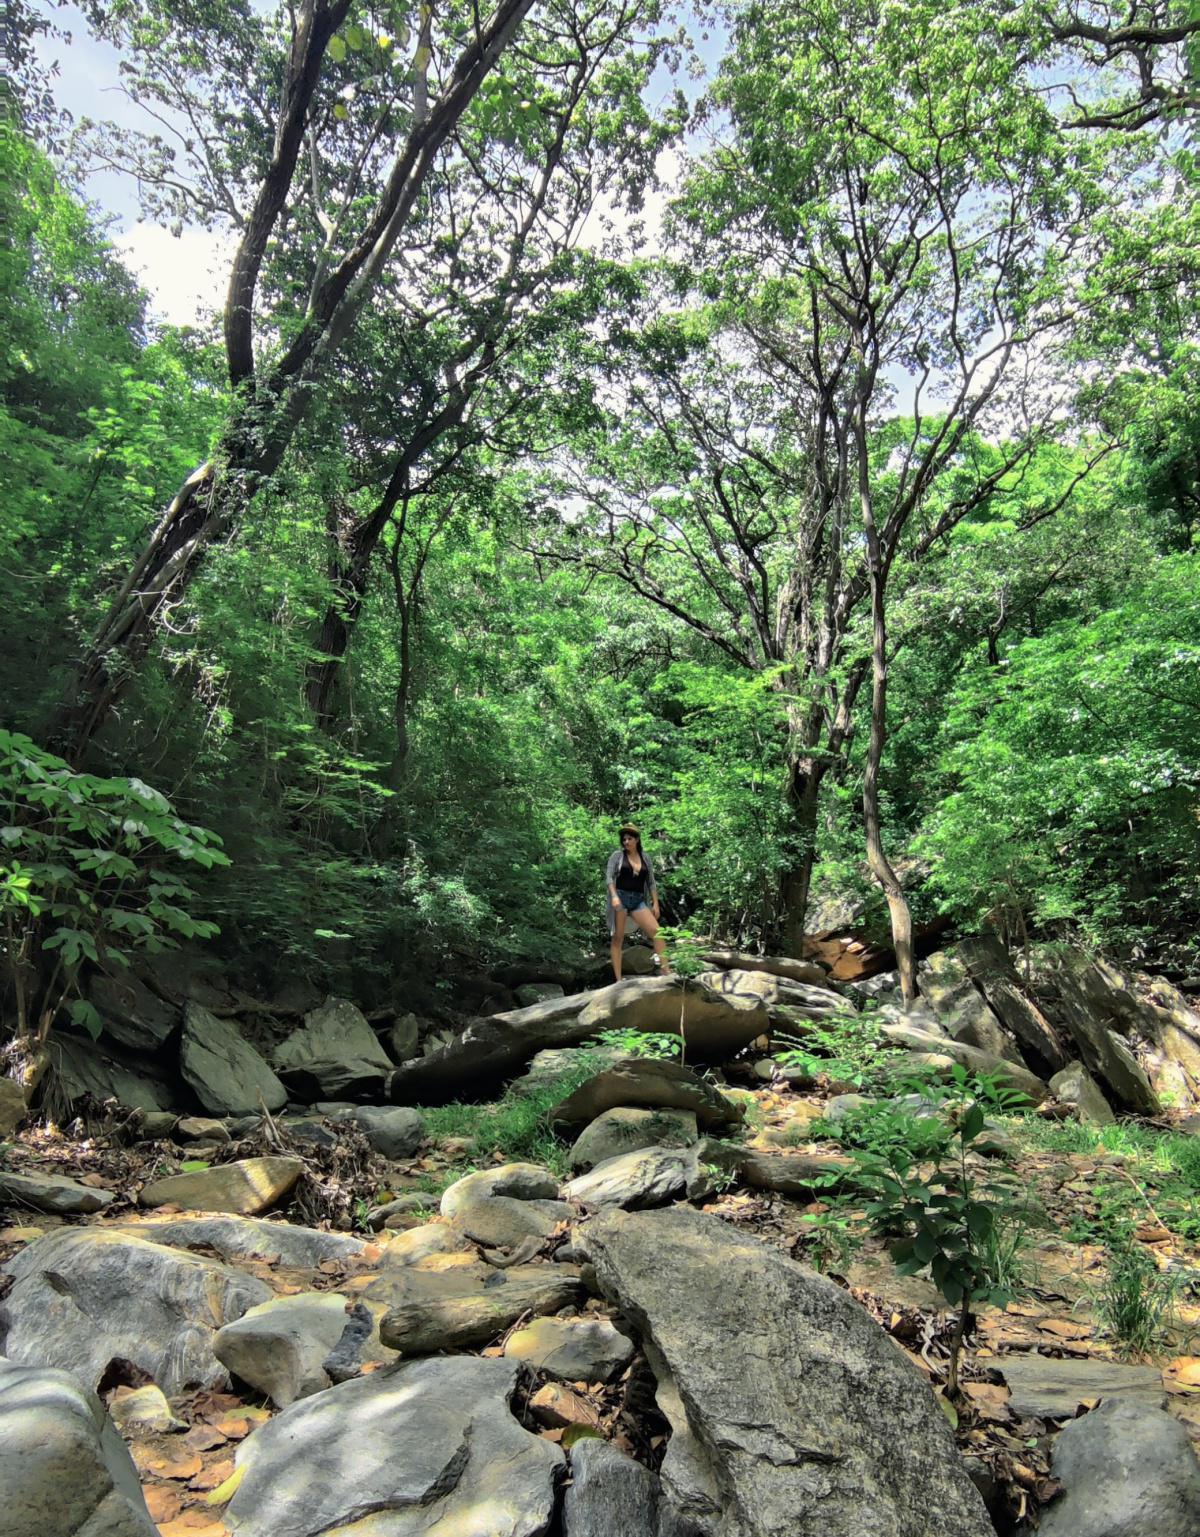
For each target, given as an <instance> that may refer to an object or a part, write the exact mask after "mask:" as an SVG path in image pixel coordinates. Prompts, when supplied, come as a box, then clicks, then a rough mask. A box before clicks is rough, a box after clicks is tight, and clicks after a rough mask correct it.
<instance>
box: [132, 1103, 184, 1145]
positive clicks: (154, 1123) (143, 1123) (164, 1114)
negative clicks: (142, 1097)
mask: <svg viewBox="0 0 1200 1537" xmlns="http://www.w3.org/2000/svg"><path fill="white" fill-rule="evenodd" d="M178 1119H179V1117H178V1116H177V1115H176V1114H175V1112H174V1111H173V1110H144V1111H143V1112H142V1118H141V1120H140V1121H139V1123H138V1130H139V1132H140V1133H141V1137H142V1139H143V1140H144V1141H146V1142H161V1141H163V1140H164V1139H165V1138H166V1137H169V1136H170V1135H171V1133H172V1132H173V1131H174V1130H175V1123H176V1122H177V1121H178Z"/></svg>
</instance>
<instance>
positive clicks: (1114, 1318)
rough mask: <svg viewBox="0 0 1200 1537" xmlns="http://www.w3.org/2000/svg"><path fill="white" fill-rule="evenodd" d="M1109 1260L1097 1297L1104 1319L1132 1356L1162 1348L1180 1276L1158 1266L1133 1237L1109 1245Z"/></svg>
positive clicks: (1173, 1313) (1098, 1310)
mask: <svg viewBox="0 0 1200 1537" xmlns="http://www.w3.org/2000/svg"><path fill="white" fill-rule="evenodd" d="M1106 1258H1107V1270H1106V1272H1105V1276H1104V1280H1103V1281H1102V1282H1101V1284H1100V1286H1099V1288H1098V1290H1097V1291H1096V1293H1095V1299H1094V1301H1095V1308H1096V1316H1097V1318H1098V1319H1099V1320H1100V1323H1101V1324H1102V1326H1103V1327H1104V1328H1105V1329H1106V1330H1107V1331H1108V1332H1109V1333H1110V1334H1111V1335H1112V1337H1113V1338H1114V1339H1115V1340H1116V1341H1117V1342H1118V1343H1119V1344H1120V1345H1121V1346H1122V1347H1123V1349H1124V1350H1125V1351H1126V1352H1127V1353H1128V1354H1129V1355H1132V1356H1147V1355H1154V1354H1156V1353H1158V1352H1160V1351H1162V1350H1163V1349H1164V1348H1165V1346H1166V1344H1167V1341H1168V1336H1169V1333H1170V1330H1171V1328H1172V1325H1173V1324H1174V1323H1175V1321H1176V1305H1177V1303H1178V1300H1179V1294H1180V1289H1181V1277H1180V1276H1179V1274H1178V1273H1173V1272H1171V1271H1165V1270H1160V1269H1159V1268H1158V1266H1157V1265H1156V1264H1155V1262H1154V1256H1153V1255H1152V1254H1151V1253H1150V1252H1149V1251H1148V1250H1147V1249H1146V1248H1144V1247H1143V1246H1142V1245H1141V1244H1140V1243H1138V1242H1137V1240H1136V1239H1135V1238H1133V1237H1132V1235H1128V1236H1126V1237H1125V1238H1124V1239H1123V1240H1122V1241H1120V1242H1118V1243H1116V1244H1113V1245H1110V1247H1109V1249H1108V1251H1107V1256H1106Z"/></svg>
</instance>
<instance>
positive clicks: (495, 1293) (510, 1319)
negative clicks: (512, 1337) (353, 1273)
mask: <svg viewBox="0 0 1200 1537" xmlns="http://www.w3.org/2000/svg"><path fill="white" fill-rule="evenodd" d="M401 1279H403V1280H405V1281H406V1282H407V1283H408V1286H407V1289H408V1290H409V1292H410V1295H408V1296H407V1298H406V1297H404V1296H403V1295H401V1296H398V1297H396V1298H395V1301H394V1305H393V1306H391V1307H389V1309H388V1311H387V1312H386V1313H385V1315H384V1318H383V1321H382V1323H381V1324H380V1328H379V1337H380V1339H381V1340H382V1341H383V1343H384V1344H385V1345H387V1346H388V1347H389V1349H391V1350H398V1351H400V1352H401V1354H402V1355H406V1356H427V1355H432V1354H433V1353H434V1352H435V1351H438V1350H462V1349H464V1348H469V1347H471V1346H473V1345H485V1344H486V1343H487V1342H488V1341H489V1340H491V1339H494V1338H495V1337H496V1336H497V1335H498V1334H503V1333H504V1331H505V1329H507V1328H509V1327H510V1326H511V1325H512V1324H514V1323H516V1321H517V1319H518V1318H520V1317H522V1316H523V1315H524V1314H525V1313H535V1314H541V1313H557V1312H558V1310H559V1309H560V1308H564V1307H567V1306H569V1305H572V1304H574V1302H575V1301H576V1300H577V1298H578V1295H579V1276H578V1274H577V1273H576V1272H574V1271H571V1270H569V1269H567V1268H566V1267H565V1266H563V1265H514V1266H513V1267H512V1268H511V1269H507V1270H493V1269H490V1268H489V1267H488V1266H486V1265H481V1266H479V1267H478V1270H474V1269H472V1270H471V1271H466V1270H457V1271H454V1270H450V1271H446V1272H436V1271H433V1272H430V1271H426V1272H422V1271H420V1270H417V1269H415V1268H410V1269H408V1270H404V1271H400V1272H392V1273H390V1274H385V1275H383V1276H381V1277H380V1278H379V1280H378V1281H375V1282H373V1283H372V1285H371V1286H370V1287H369V1288H368V1289H367V1292H366V1293H365V1297H364V1300H368V1301H372V1300H375V1299H376V1298H378V1297H380V1296H381V1294H382V1293H383V1291H384V1289H385V1288H386V1287H388V1286H389V1285H391V1287H392V1288H393V1296H395V1290H394V1288H395V1283H396V1281H397V1280H401Z"/></svg>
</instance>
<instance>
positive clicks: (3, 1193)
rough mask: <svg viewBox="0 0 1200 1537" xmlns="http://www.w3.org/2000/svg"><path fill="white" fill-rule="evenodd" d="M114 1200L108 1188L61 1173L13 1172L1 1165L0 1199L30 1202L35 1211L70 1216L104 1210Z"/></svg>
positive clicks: (16, 1203) (19, 1203) (15, 1203)
mask: <svg viewBox="0 0 1200 1537" xmlns="http://www.w3.org/2000/svg"><path fill="white" fill-rule="evenodd" d="M115 1200H116V1195H115V1194H114V1193H113V1192H112V1191H111V1190H97V1189H95V1188H93V1187H92V1186H91V1185H81V1184H80V1183H79V1182H78V1180H74V1179H68V1178H67V1177H66V1175H64V1174H15V1173H6V1172H5V1170H3V1169H0V1201H11V1202H12V1203H13V1204H14V1205H16V1206H32V1207H33V1209H34V1210H35V1211H49V1212H56V1213H57V1214H58V1215H59V1216H63V1217H72V1216H84V1215H87V1214H88V1213H89V1212H94V1211H103V1210H104V1208H105V1207H106V1206H109V1205H111V1204H112V1202H113V1201H115Z"/></svg>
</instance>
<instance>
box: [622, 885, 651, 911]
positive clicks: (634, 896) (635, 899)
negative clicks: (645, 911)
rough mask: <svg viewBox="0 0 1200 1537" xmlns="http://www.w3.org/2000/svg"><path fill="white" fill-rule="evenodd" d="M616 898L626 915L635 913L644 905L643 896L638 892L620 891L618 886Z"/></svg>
mask: <svg viewBox="0 0 1200 1537" xmlns="http://www.w3.org/2000/svg"><path fill="white" fill-rule="evenodd" d="M617 896H618V897H619V899H620V902H621V906H622V907H623V908H624V909H625V911H626V912H627V913H636V912H637V911H638V909H639V908H642V907H645V905H646V898H645V895H644V894H643V893H642V892H640V891H622V890H621V888H620V887H619V886H618V887H617Z"/></svg>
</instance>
